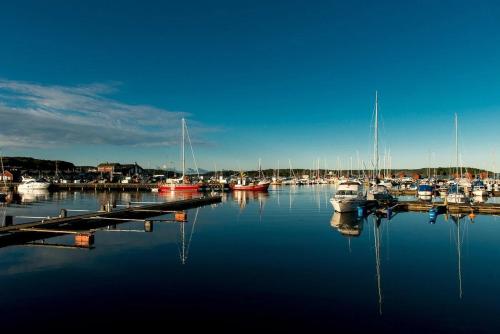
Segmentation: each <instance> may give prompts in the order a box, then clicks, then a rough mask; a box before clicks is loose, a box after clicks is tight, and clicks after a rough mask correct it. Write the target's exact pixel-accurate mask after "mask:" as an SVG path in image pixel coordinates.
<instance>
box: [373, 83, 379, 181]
mask: <svg viewBox="0 0 500 334" xmlns="http://www.w3.org/2000/svg"><path fill="white" fill-rule="evenodd" d="M374 136H375V140H374V143H373V159H374V160H375V161H374V165H375V175H374V178H377V177H378V91H375V134H374Z"/></svg>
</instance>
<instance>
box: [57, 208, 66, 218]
mask: <svg viewBox="0 0 500 334" xmlns="http://www.w3.org/2000/svg"><path fill="white" fill-rule="evenodd" d="M66 217H68V210H66V209H61V211H60V212H59V218H66Z"/></svg>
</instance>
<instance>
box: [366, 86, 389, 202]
mask: <svg viewBox="0 0 500 334" xmlns="http://www.w3.org/2000/svg"><path fill="white" fill-rule="evenodd" d="M373 160H374V161H373V165H374V171H373V186H372V188H371V189H370V190H369V191H368V195H367V200H376V201H382V202H391V201H393V200H394V198H393V197H392V195H391V194H390V193H389V190H388V189H387V187H386V186H384V185H383V184H379V182H378V179H379V166H378V162H379V156H378V92H377V91H375V129H374V141H373Z"/></svg>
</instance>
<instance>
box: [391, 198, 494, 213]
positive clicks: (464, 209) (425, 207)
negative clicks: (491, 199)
mask: <svg viewBox="0 0 500 334" xmlns="http://www.w3.org/2000/svg"><path fill="white" fill-rule="evenodd" d="M431 208H435V209H437V210H438V211H439V212H450V213H467V214H469V213H481V214H494V215H498V214H500V204H497V203H475V204H455V203H448V204H445V203H443V202H435V203H433V202H422V201H400V202H398V204H397V205H396V206H395V207H394V211H425V212H427V211H429V210H430V209H431Z"/></svg>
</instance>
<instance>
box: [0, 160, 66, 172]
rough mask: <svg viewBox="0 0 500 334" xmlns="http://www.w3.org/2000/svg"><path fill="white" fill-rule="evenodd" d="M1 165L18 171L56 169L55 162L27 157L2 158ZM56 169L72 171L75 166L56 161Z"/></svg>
mask: <svg viewBox="0 0 500 334" xmlns="http://www.w3.org/2000/svg"><path fill="white" fill-rule="evenodd" d="M2 159H3V165H4V167H5V168H6V169H9V168H19V169H34V170H41V171H42V170H47V171H48V170H51V171H52V170H53V171H55V169H56V161H55V160H42V159H35V158H29V157H3V158H2ZM57 168H58V169H59V170H60V171H64V170H73V169H74V168H75V165H74V164H72V163H71V162H67V161H61V160H58V161H57Z"/></svg>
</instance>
